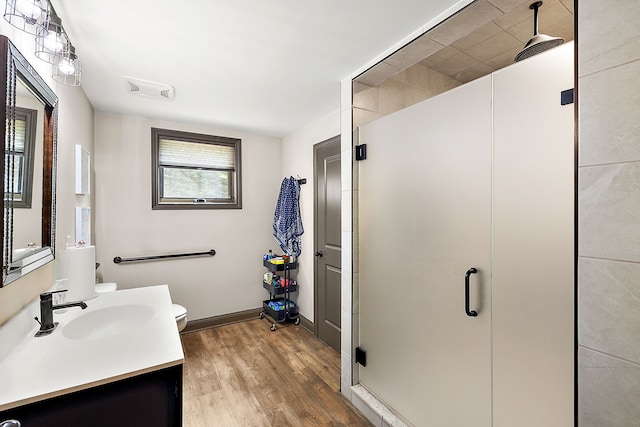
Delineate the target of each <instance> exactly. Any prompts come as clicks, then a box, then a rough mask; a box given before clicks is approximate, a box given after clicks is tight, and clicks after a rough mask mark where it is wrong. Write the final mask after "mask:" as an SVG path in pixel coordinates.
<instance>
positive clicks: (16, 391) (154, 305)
mask: <svg viewBox="0 0 640 427" xmlns="http://www.w3.org/2000/svg"><path fill="white" fill-rule="evenodd" d="M132 304H135V305H145V306H147V310H146V311H147V312H149V313H151V314H149V315H148V316H147V317H146V318H144V319H143V320H144V321H141V322H136V326H134V327H131V328H127V329H126V330H124V331H121V330H118V333H110V332H106V333H105V332H104V331H103V332H102V333H98V334H96V335H97V336H89V337H87V338H82V339H70V338H68V337H67V336H65V334H64V333H63V328H64V326H65V325H67V324H68V323H69V322H71V321H72V320H73V319H75V318H77V317H80V316H83V315H89V314H91V313H92V312H95V311H97V310H100V309H103V308H106V307H113V306H123V305H132ZM87 306H88V307H87V309H85V310H81V309H80V307H73V308H68V309H65V310H56V311H54V313H53V320H54V322H58V323H59V325H58V327H57V328H56V329H55V330H54V331H53V332H52V333H51V334H50V335H47V336H44V337H38V338H36V337H34V335H35V333H36V332H37V331H38V324H37V323H35V321H34V325H35V326H34V327H33V330H32V331H31V332H30V333H29V335H28V336H27V337H25V338H24V339H22V340H21V342H20V343H19V344H18V345H17V346H15V348H13V350H12V351H10V352H9V353H8V354H7V355H6V357H5V358H4V359H2V360H0V411H3V410H7V409H10V408H14V407H17V406H22V405H25V404H28V403H32V402H37V401H40V400H44V399H48V398H51V397H55V396H59V395H62V394H67V393H70V392H74V391H78V390H84V389H88V388H91V387H94V386H97V385H101V384H106V383H110V382H113V381H117V380H120V379H123V378H129V377H133V376H136V375H140V374H143V373H146V372H151V371H156V370H159V369H163V368H167V367H170V366H176V365H180V364H182V363H183V362H184V354H183V352H182V344H181V342H180V336H179V334H178V328H177V325H176V321H175V316H174V314H173V308H172V303H171V296H170V295H169V289H168V287H167V286H166V285H159V286H149V287H144V288H136V289H126V290H120V291H116V292H107V293H102V294H99V296H98V297H97V298H95V299H92V300H89V301H87ZM143 308H144V307H143ZM149 308H150V309H151V310H149ZM143 311H144V310H143ZM78 322H80V320H79V321H78Z"/></svg>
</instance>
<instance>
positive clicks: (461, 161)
mask: <svg viewBox="0 0 640 427" xmlns="http://www.w3.org/2000/svg"><path fill="white" fill-rule="evenodd" d="M491 91H492V83H491V76H487V77H485V78H482V79H479V80H476V81H474V82H472V83H469V84H466V85H464V86H461V87H458V88H456V89H453V90H451V91H449V92H446V93H444V94H442V95H439V96H437V97H434V98H431V99H429V100H426V101H424V102H422V103H420V104H416V105H414V106H412V107H409V108H406V109H404V110H401V111H399V112H397V113H394V114H391V115H389V116H386V117H384V118H381V119H379V120H377V121H375V122H372V123H369V124H367V125H365V126H363V127H361V128H360V131H359V135H360V143H361V144H367V159H366V160H364V161H361V162H359V164H358V168H359V192H358V194H359V196H358V197H359V198H358V205H359V207H358V209H359V214H358V233H359V270H358V271H359V303H360V306H359V314H360V316H359V337H360V339H359V345H360V347H362V348H363V349H364V350H366V352H367V365H366V367H360V368H359V379H360V383H361V384H362V385H363V386H365V387H366V388H367V389H368V390H369V391H371V392H372V393H373V394H374V395H376V396H377V397H378V398H379V399H380V400H382V401H383V402H385V403H386V404H387V405H388V406H390V407H391V408H393V410H394V411H396V412H397V413H399V414H401V415H402V416H403V417H404V418H406V419H407V420H408V421H409V422H410V423H412V424H414V425H424V426H427V425H429V426H430V425H433V426H447V427H457V426H461V427H462V426H464V427H467V426H470V425H473V426H476V427H478V426H480V427H482V426H490V425H491V259H490V253H491V237H490V233H491V185H492V183H491V156H492V152H491V151H492V147H491V144H492V113H491ZM472 268H475V273H474V272H473V270H470V269H472ZM465 278H468V286H466V285H467V284H466V283H465ZM465 303H467V304H465ZM473 312H476V315H475V316H473Z"/></svg>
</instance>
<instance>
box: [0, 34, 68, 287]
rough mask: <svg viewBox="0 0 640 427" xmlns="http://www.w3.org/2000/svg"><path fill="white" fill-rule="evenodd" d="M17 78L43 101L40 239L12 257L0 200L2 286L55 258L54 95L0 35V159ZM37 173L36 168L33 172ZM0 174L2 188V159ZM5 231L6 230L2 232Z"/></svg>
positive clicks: (8, 211) (9, 218)
mask: <svg viewBox="0 0 640 427" xmlns="http://www.w3.org/2000/svg"><path fill="white" fill-rule="evenodd" d="M18 80H20V81H21V82H22V83H23V84H24V85H25V86H27V88H28V89H29V90H30V91H31V92H32V93H33V95H34V96H36V97H37V98H38V99H39V100H40V101H41V102H42V103H43V104H44V134H43V143H44V144H43V166H42V223H41V228H42V241H41V249H40V250H38V251H35V250H34V252H33V254H31V255H29V256H27V257H24V258H22V259H20V260H13V259H12V258H13V257H12V253H13V210H12V207H11V206H6V204H5V200H4V199H5V198H4V196H3V197H2V200H1V201H0V208H1V209H2V212H3V213H4V217H3V233H2V239H1V240H0V249H1V252H2V256H3V261H2V282H1V283H0V287H3V286H6V285H8V284H9V283H11V282H13V281H15V280H16V279H18V278H20V277H22V276H24V275H25V274H27V273H29V272H31V271H33V270H35V269H36V268H38V267H40V266H42V265H44V264H46V263H48V262H50V261H53V259H54V257H55V237H56V236H55V223H56V220H55V218H56V217H55V215H56V163H57V162H56V150H57V134H58V129H57V122H58V120H57V118H58V97H57V96H56V94H55V93H54V92H53V91H52V90H51V88H50V87H49V86H48V85H47V84H46V83H45V81H44V80H43V79H42V77H40V75H39V74H38V72H37V71H36V70H35V69H34V68H33V67H32V66H31V64H29V62H28V61H27V60H26V58H25V57H24V56H23V55H22V54H21V53H20V51H19V50H18V49H17V48H16V47H15V46H14V45H13V43H11V41H10V40H9V39H8V38H7V37H6V36H3V35H0V82H4V87H5V91H0V93H1V94H0V97H1V98H2V100H1V101H0V116H3V117H5V120H1V121H0V122H1V123H0V133H1V134H3V135H5V139H4V144H2V149H1V150H2V154H3V156H2V157H3V158H4V155H5V151H6V147H7V144H8V143H10V136H9V135H7V119H8V118H10V116H11V114H12V110H13V108H14V107H15V106H16V105H15V103H16V96H15V95H16V83H17V81H18ZM34 173H37V171H34ZM0 174H1V176H2V181H3V188H5V183H4V176H5V162H4V161H0ZM5 230H9V233H5V232H4V231H5Z"/></svg>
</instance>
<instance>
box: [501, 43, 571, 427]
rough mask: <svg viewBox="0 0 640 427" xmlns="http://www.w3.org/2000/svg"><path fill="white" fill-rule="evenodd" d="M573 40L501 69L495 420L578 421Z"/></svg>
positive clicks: (524, 426)
mask: <svg viewBox="0 0 640 427" xmlns="http://www.w3.org/2000/svg"><path fill="white" fill-rule="evenodd" d="M572 87H573V43H571V44H567V45H565V46H561V47H558V48H556V49H553V50H550V51H548V52H546V53H544V54H541V55H538V56H536V57H533V58H530V59H527V60H526V61H523V62H521V63H518V64H515V65H513V66H511V67H508V68H505V69H503V70H500V71H497V72H496V73H494V153H495V154H494V205H493V215H494V221H493V224H494V229H493V231H494V238H493V241H494V243H493V244H494V255H493V256H494V269H493V345H494V350H493V357H494V364H493V365H494V367H493V372H494V385H493V390H494V426H496V427H510V426H514V425H517V426H519V427H528V426H532V427H539V426H558V427H562V426H573V384H574V381H573V372H574V371H573V363H574V362H573V361H574V320H573V319H574V312H573V304H574V275H573V271H574V200H575V199H574V191H575V190H574V189H575V184H574V182H575V181H574V170H575V169H574V159H575V156H574V142H573V135H574V112H573V104H570V105H565V106H562V105H560V93H561V91H563V90H566V89H571V88H572Z"/></svg>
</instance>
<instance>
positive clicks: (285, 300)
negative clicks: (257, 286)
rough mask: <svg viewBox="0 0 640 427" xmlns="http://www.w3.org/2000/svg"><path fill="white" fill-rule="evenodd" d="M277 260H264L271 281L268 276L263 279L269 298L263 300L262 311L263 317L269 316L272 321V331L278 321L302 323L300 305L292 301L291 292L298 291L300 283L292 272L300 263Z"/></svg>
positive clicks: (261, 316)
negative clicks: (279, 262)
mask: <svg viewBox="0 0 640 427" xmlns="http://www.w3.org/2000/svg"><path fill="white" fill-rule="evenodd" d="M275 260H276V259H265V260H263V265H264V266H265V267H266V268H268V269H269V272H270V273H271V281H268V280H267V279H268V277H266V278H265V279H263V280H262V287H264V288H265V289H266V290H267V291H269V299H268V300H265V301H262V312H261V313H260V318H261V319H263V318H264V317H268V318H269V319H270V320H271V321H272V322H271V330H272V331H275V330H276V323H287V322H293V323H295V324H296V325H299V324H300V315H299V314H298V307H297V305H296V304H295V303H294V302H293V301H291V294H292V293H295V292H298V284H297V283H296V281H295V280H293V279H292V278H291V272H292V271H294V270H295V269H296V268H297V267H298V263H297V262H285V263H283V264H274V263H273V262H272V261H275ZM279 273H280V274H279ZM265 276H267V275H265Z"/></svg>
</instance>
